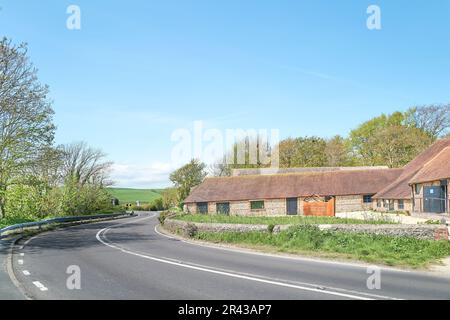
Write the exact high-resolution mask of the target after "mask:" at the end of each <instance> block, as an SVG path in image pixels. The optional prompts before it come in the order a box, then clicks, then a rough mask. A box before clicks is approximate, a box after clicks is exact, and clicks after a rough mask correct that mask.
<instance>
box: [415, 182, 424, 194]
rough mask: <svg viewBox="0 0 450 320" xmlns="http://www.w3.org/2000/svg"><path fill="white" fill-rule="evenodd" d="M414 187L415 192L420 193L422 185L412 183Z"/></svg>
mask: <svg viewBox="0 0 450 320" xmlns="http://www.w3.org/2000/svg"><path fill="white" fill-rule="evenodd" d="M414 189H415V191H416V194H420V191H421V190H422V187H421V186H420V184H416V185H414Z"/></svg>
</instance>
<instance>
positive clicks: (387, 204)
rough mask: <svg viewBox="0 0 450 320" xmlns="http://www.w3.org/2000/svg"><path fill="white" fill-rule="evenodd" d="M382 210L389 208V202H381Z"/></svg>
mask: <svg viewBox="0 0 450 320" xmlns="http://www.w3.org/2000/svg"><path fill="white" fill-rule="evenodd" d="M383 208H389V201H388V200H384V201H383Z"/></svg>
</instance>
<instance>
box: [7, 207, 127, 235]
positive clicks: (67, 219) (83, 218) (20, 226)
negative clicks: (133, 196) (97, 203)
mask: <svg viewBox="0 0 450 320" xmlns="http://www.w3.org/2000/svg"><path fill="white" fill-rule="evenodd" d="M131 215H133V212H131V213H129V212H127V213H113V214H98V215H94V216H71V217H60V218H51V219H45V220H42V221H36V222H26V223H19V224H15V225H12V226H8V227H5V228H3V229H0V239H1V238H3V237H5V236H7V235H9V234H10V233H12V231H16V230H19V231H20V232H23V231H24V230H25V229H27V228H33V227H38V228H39V229H40V227H42V226H46V225H52V224H61V223H70V222H84V221H89V220H98V219H108V218H116V217H121V216H131ZM5 233H7V234H5Z"/></svg>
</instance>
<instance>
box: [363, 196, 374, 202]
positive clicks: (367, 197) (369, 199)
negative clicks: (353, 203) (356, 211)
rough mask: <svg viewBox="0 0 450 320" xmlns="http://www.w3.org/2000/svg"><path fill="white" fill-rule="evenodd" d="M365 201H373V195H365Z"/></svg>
mask: <svg viewBox="0 0 450 320" xmlns="http://www.w3.org/2000/svg"><path fill="white" fill-rule="evenodd" d="M363 201H364V203H372V196H371V195H365V196H363Z"/></svg>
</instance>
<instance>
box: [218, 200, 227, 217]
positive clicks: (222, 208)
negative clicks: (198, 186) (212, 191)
mask: <svg viewBox="0 0 450 320" xmlns="http://www.w3.org/2000/svg"><path fill="white" fill-rule="evenodd" d="M216 208H217V213H218V214H225V215H229V214H230V203H229V202H223V203H217V204H216Z"/></svg>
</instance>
